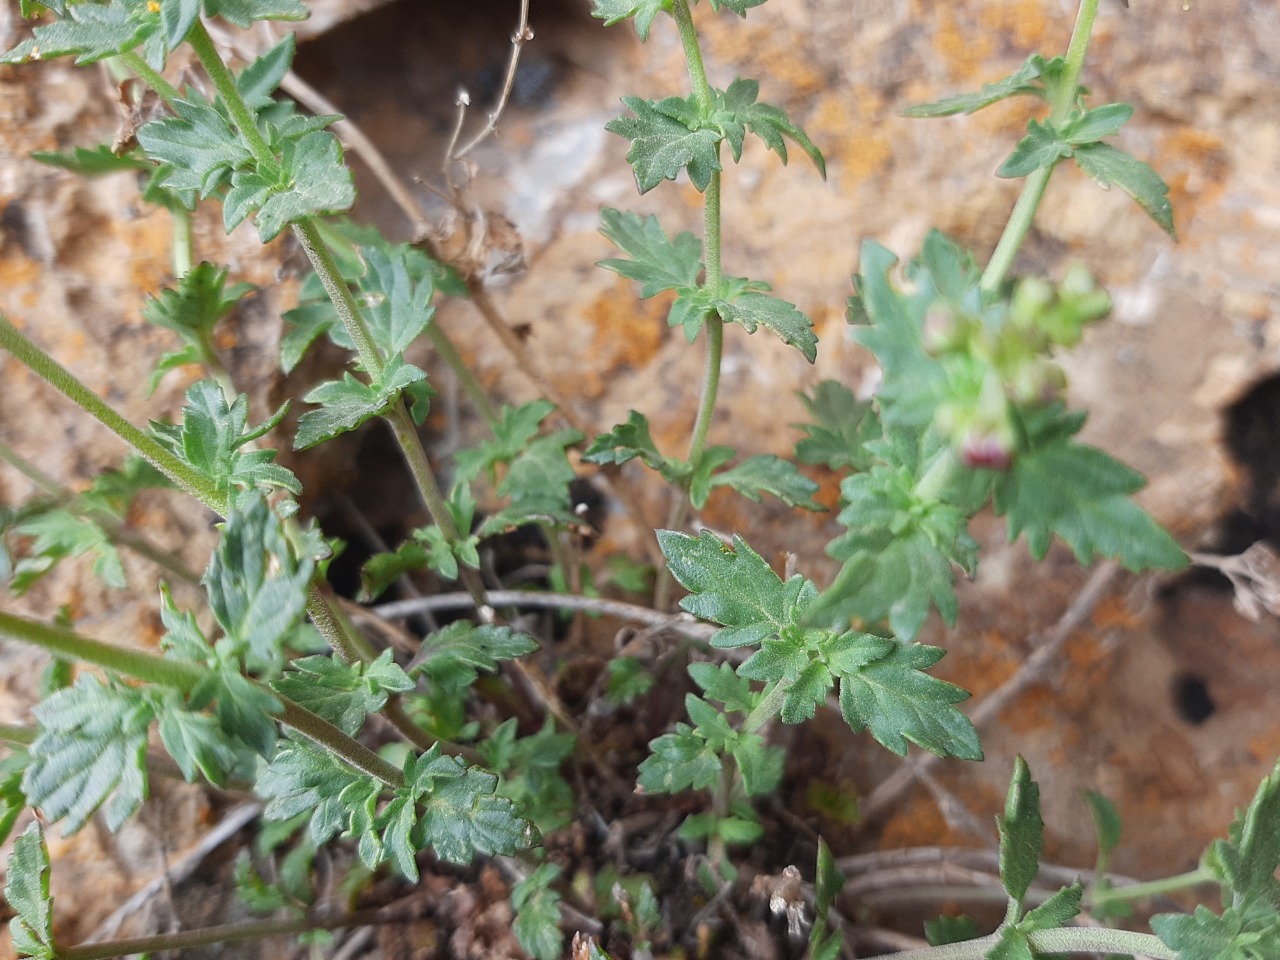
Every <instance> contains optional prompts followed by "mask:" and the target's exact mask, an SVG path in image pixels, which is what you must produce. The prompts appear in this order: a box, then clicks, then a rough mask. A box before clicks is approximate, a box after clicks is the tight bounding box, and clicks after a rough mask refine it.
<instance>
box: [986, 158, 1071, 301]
mask: <svg viewBox="0 0 1280 960" xmlns="http://www.w3.org/2000/svg"><path fill="white" fill-rule="evenodd" d="M1055 166H1056V164H1055ZM1053 170H1054V167H1041V168H1040V169H1039V170H1037V171H1035V172H1034V173H1032V174H1031V175H1030V176H1029V177H1027V180H1026V182H1025V183H1024V184H1023V185H1022V193H1021V194H1019V196H1018V202H1017V203H1016V204H1014V207H1013V212H1012V213H1011V214H1009V222H1008V223H1006V224H1005V225H1004V233H1002V234H1000V242H999V243H997V244H996V248H995V250H994V251H992V253H991V259H990V260H989V261H987V268H986V269H985V270H983V271H982V279H981V280H980V281H979V282H978V285H979V287H981V288H982V289H983V290H988V291H989V290H995V289H996V288H997V287H999V286H1000V284H1002V283H1004V278H1005V277H1006V276H1007V275H1008V273H1009V268H1010V267H1012V266H1013V261H1014V259H1015V258H1016V257H1017V256H1018V250H1019V249H1021V247H1022V242H1023V241H1024V240H1025V239H1026V238H1027V234H1028V233H1029V232H1030V231H1031V224H1032V223H1034V222H1035V219H1036V210H1038V209H1039V208H1040V201H1041V200H1042V199H1044V191H1045V187H1047V186H1049V177H1051V176H1052V175H1053Z"/></svg>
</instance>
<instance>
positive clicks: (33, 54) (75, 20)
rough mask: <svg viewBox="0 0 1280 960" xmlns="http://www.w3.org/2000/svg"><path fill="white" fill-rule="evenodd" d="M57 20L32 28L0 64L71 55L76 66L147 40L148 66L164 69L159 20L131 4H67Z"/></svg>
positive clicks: (121, 51) (95, 60)
mask: <svg viewBox="0 0 1280 960" xmlns="http://www.w3.org/2000/svg"><path fill="white" fill-rule="evenodd" d="M60 17H61V19H59V20H56V21H54V22H53V23H50V24H46V25H44V26H40V27H36V28H35V31H34V35H33V36H32V38H31V39H30V40H24V41H22V43H19V44H18V45H17V46H16V47H14V48H13V49H12V50H9V51H7V52H6V53H5V54H4V55H3V56H0V63H26V62H28V61H30V60H50V59H52V58H54V57H65V56H69V55H71V54H75V55H76V63H77V64H85V63H95V62H97V61H98V60H103V59H106V58H107V57H114V56H117V55H119V54H121V53H126V52H128V51H130V50H132V49H133V48H134V47H136V46H138V45H139V44H141V43H143V42H145V41H148V40H151V41H152V42H150V43H148V49H147V56H146V60H147V62H148V65H149V66H152V67H155V68H156V69H161V68H162V67H163V66H164V49H165V48H164V45H163V38H162V37H161V35H160V31H159V29H158V28H159V26H160V21H159V17H158V16H157V15H156V14H151V13H149V12H148V11H147V10H146V8H145V6H142V5H140V4H135V5H134V6H133V9H130V7H129V6H128V5H126V4H124V3H121V2H115V3H109V4H96V3H86V4H75V5H70V4H68V5H67V6H66V7H64V9H63V10H62V12H61V13H60Z"/></svg>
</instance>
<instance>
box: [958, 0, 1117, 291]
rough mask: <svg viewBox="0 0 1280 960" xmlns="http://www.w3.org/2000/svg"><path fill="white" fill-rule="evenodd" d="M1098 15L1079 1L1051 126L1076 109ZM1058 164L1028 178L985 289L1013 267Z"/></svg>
mask: <svg viewBox="0 0 1280 960" xmlns="http://www.w3.org/2000/svg"><path fill="white" fill-rule="evenodd" d="M1097 16H1098V0H1080V9H1079V12H1078V13H1077V14H1076V25H1075V28H1074V29H1073V30H1072V32H1071V42H1070V43H1069V44H1068V45H1067V55H1066V66H1065V67H1064V69H1063V73H1062V81H1061V86H1060V87H1059V88H1058V91H1057V95H1056V96H1055V97H1054V99H1053V102H1052V103H1050V104H1049V121H1050V123H1061V122H1062V121H1064V120H1065V119H1066V118H1067V116H1068V115H1069V114H1070V112H1071V110H1072V109H1073V108H1074V106H1075V99H1076V90H1077V88H1078V87H1079V85H1080V71H1081V70H1082V69H1083V67H1084V58H1085V54H1086V53H1087V52H1088V50H1089V38H1090V36H1091V35H1092V34H1093V23H1094V20H1096V19H1097ZM1056 167H1057V163H1054V164H1053V165H1052V166H1049V167H1041V168H1040V169H1039V170H1036V171H1035V172H1034V173H1032V174H1031V175H1030V176H1029V177H1027V180H1026V182H1025V183H1024V184H1023V186H1022V194H1021V195H1020V196H1019V197H1018V202H1017V204H1015V205H1014V208H1013V212H1012V213H1011V214H1010V215H1009V222H1008V223H1006V224H1005V228H1004V233H1003V234H1001V236H1000V242H999V243H997V244H996V248H995V250H994V251H993V252H992V254H991V259H990V261H988V263H987V268H986V269H985V270H984V271H983V272H982V279H981V281H980V283H979V285H980V286H981V288H982V289H983V290H987V291H990V290H995V289H996V288H997V287H999V286H1000V284H1001V283H1003V282H1004V278H1005V277H1006V276H1007V275H1008V273H1009V268H1010V267H1012V266H1013V261H1014V258H1015V257H1017V255H1018V250H1019V249H1020V248H1021V247H1022V243H1023V241H1024V240H1025V239H1026V237H1027V233H1028V232H1030V230H1031V224H1032V223H1033V222H1034V221H1035V217H1036V211H1037V210H1038V209H1039V207H1040V201H1041V200H1042V199H1044V191H1045V188H1046V187H1047V186H1048V185H1049V178H1050V177H1051V176H1052V175H1053V171H1054V169H1056Z"/></svg>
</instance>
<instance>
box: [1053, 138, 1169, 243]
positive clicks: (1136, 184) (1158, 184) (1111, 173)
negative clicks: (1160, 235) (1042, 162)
mask: <svg viewBox="0 0 1280 960" xmlns="http://www.w3.org/2000/svg"><path fill="white" fill-rule="evenodd" d="M1073 156H1074V158H1075V161H1076V164H1077V165H1078V166H1079V167H1080V169H1081V170H1083V171H1084V172H1085V173H1087V174H1088V175H1089V176H1090V177H1092V178H1093V179H1094V180H1095V181H1097V183H1098V184H1099V185H1100V186H1102V187H1103V189H1106V188H1108V187H1112V186H1116V187H1119V188H1120V189H1121V190H1123V191H1124V192H1125V193H1127V194H1128V195H1129V196H1131V197H1132V198H1133V199H1134V200H1135V201H1136V202H1137V204H1138V206H1140V207H1141V208H1142V209H1143V210H1144V211H1146V214H1147V216H1149V217H1150V218H1151V219H1152V220H1154V221H1155V222H1156V225H1157V226H1159V227H1160V229H1161V230H1163V231H1164V232H1165V233H1167V234H1168V235H1169V236H1170V237H1173V238H1174V239H1175V240H1176V239H1177V236H1178V234H1177V230H1176V228H1175V227H1174V225H1173V205H1172V204H1171V203H1170V202H1169V185H1168V184H1167V183H1165V182H1164V180H1162V179H1161V178H1160V175H1159V174H1158V173H1156V172H1155V171H1154V170H1153V169H1151V167H1150V166H1148V165H1147V164H1145V163H1143V162H1142V161H1141V160H1139V159H1138V158H1137V157H1134V156H1132V155H1131V154H1128V153H1125V151H1123V150H1120V149H1118V148H1116V147H1113V146H1110V145H1108V144H1105V143H1089V144H1085V145H1084V146H1081V147H1077V148H1076V150H1075V152H1074V153H1073Z"/></svg>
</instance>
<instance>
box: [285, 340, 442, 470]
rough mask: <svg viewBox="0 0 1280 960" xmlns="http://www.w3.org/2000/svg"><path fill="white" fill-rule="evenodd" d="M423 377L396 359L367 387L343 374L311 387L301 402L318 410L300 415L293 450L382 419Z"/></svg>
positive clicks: (416, 368)
mask: <svg viewBox="0 0 1280 960" xmlns="http://www.w3.org/2000/svg"><path fill="white" fill-rule="evenodd" d="M426 376H427V374H426V372H425V371H423V370H421V369H419V368H418V367H415V366H413V365H412V364H408V363H405V362H404V358H403V357H401V356H400V355H396V356H394V357H392V358H391V360H389V361H388V362H387V364H386V366H385V367H384V368H383V370H382V374H381V376H379V377H378V378H377V379H375V380H371V381H370V382H369V383H364V382H362V381H360V380H357V379H356V378H355V377H353V376H352V375H351V374H350V373H344V374H343V375H342V379H341V380H329V381H326V382H325V383H322V384H320V385H319V386H316V387H313V388H312V389H311V392H310V393H308V394H307V395H306V396H305V397H303V398H302V399H303V400H304V401H305V402H306V403H314V404H319V406H320V409H318V410H308V411H307V412H306V413H304V414H303V415H302V418H301V419H300V420H299V421H298V432H297V434H296V435H295V437H294V439H293V448H294V449H295V450H306V449H308V448H310V447H314V446H316V445H317V444H320V443H324V442H325V441H326V440H332V439H333V438H334V437H336V436H339V435H341V434H344V433H349V432H350V431H352V430H354V429H356V427H358V426H360V425H361V424H363V423H366V422H368V421H369V420H372V419H373V418H374V417H380V416H383V415H384V414H386V413H387V412H389V411H390V410H391V408H392V407H394V406H395V405H396V403H397V402H399V400H400V397H401V395H402V394H403V393H404V392H405V391H406V390H407V389H408V388H409V387H410V386H412V385H413V384H416V383H418V382H420V381H423V380H425V379H426Z"/></svg>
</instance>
